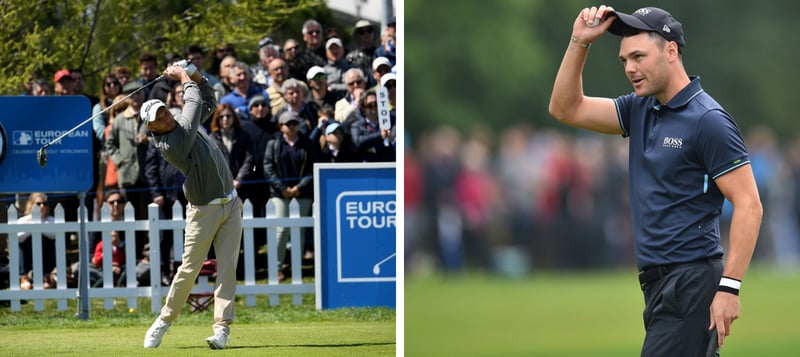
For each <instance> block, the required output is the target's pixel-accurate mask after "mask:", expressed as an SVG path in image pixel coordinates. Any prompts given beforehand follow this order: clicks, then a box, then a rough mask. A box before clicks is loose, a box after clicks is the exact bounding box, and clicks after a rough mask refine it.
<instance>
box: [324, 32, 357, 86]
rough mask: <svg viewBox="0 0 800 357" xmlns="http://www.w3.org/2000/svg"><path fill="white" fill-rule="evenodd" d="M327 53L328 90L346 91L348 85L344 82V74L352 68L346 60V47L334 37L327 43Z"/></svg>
mask: <svg viewBox="0 0 800 357" xmlns="http://www.w3.org/2000/svg"><path fill="white" fill-rule="evenodd" d="M325 49H326V51H325V53H326V56H327V63H325V73H326V74H327V75H328V90H331V91H342V92H344V91H346V90H347V85H346V84H345V82H344V76H343V74H344V72H346V71H347V70H348V69H350V68H352V66H351V65H350V63H348V62H347V61H346V60H345V59H344V46H343V45H342V40H341V39H340V38H338V37H333V38H331V39H329V40H328V42H326V43H325Z"/></svg>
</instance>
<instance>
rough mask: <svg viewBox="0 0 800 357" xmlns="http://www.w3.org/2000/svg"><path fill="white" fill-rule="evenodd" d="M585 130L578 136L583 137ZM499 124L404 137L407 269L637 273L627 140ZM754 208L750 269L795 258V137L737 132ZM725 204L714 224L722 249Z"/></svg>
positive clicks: (799, 238) (798, 235) (799, 143)
mask: <svg viewBox="0 0 800 357" xmlns="http://www.w3.org/2000/svg"><path fill="white" fill-rule="evenodd" d="M587 133H588V132H587ZM587 133H584V132H580V131H576V132H572V133H564V132H561V131H556V130H551V129H539V128H533V127H531V126H529V125H526V124H519V125H513V126H509V127H507V128H504V129H502V131H500V132H496V133H493V132H492V131H491V128H489V127H476V128H473V129H472V130H469V131H468V132H467V133H462V132H459V131H457V130H455V129H454V128H452V127H448V126H443V127H439V128H436V129H434V130H431V131H429V132H425V133H422V134H420V135H418V136H416V137H407V142H406V145H405V146H404V147H405V152H404V155H403V156H404V157H403V159H404V163H403V167H404V174H405V177H404V178H403V181H404V183H405V197H404V198H403V199H404V203H405V212H404V219H405V220H404V225H405V245H406V246H405V267H406V273H407V274H411V275H413V274H415V273H423V272H430V271H445V272H460V271H463V270H483V271H490V272H498V273H502V274H527V273H530V272H535V271H536V270H537V269H545V270H581V269H592V268H622V269H635V263H634V252H633V238H632V231H631V226H630V225H631V223H630V212H629V198H628V184H627V182H628V159H627V155H628V154H627V152H628V140H627V139H623V138H622V137H612V136H599V135H591V134H587ZM744 134H745V135H744V137H745V141H746V145H747V147H748V150H749V152H750V159H751V165H752V167H753V171H754V174H755V178H756V181H757V184H758V188H759V192H760V197H761V200H762V202H763V205H764V221H763V224H762V227H761V233H760V237H759V241H758V245H757V247H756V251H755V254H754V262H755V263H756V264H759V263H763V264H770V265H772V264H774V265H776V266H778V267H786V268H796V267H798V265H799V264H800V227H799V222H800V138H797V139H796V140H795V141H792V142H787V143H783V144H780V143H779V142H778V140H777V139H776V136H775V133H774V132H772V131H771V130H770V129H769V128H766V127H756V128H752V129H750V130H748V131H745V132H744ZM731 214H732V208H731V206H730V204H728V203H726V205H725V206H724V209H723V212H722V214H721V219H720V230H721V234H722V242H723V247H725V245H726V244H727V235H728V232H727V231H728V229H729V225H730V217H731Z"/></svg>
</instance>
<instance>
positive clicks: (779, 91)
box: [404, 0, 800, 138]
mask: <svg viewBox="0 0 800 357" xmlns="http://www.w3.org/2000/svg"><path fill="white" fill-rule="evenodd" d="M598 4H599V3H595V2H590V1H586V0H563V1H556V0H500V1H479V0H463V1H455V0H444V1H424V0H407V1H405V12H404V14H405V23H404V26H405V27H404V28H405V36H406V38H405V39H404V46H405V50H406V51H405V52H404V56H405V71H406V73H405V76H406V77H405V78H407V88H408V89H409V90H407V91H406V92H405V94H406V97H405V100H406V102H407V103H409V104H408V105H407V106H405V107H404V108H406V112H405V122H406V126H407V128H408V130H409V131H410V132H411V134H412V135H413V134H417V133H420V132H423V131H426V130H427V129H429V128H431V127H434V126H438V125H439V124H448V125H452V126H454V127H456V128H460V129H461V130H462V131H465V132H466V131H468V130H470V128H473V127H475V126H476V125H480V126H483V127H501V126H506V125H509V124H511V123H514V122H520V121H522V122H527V123H530V124H533V125H535V126H539V127H542V126H548V127H549V126H554V127H556V128H558V129H560V130H569V128H568V127H564V126H563V125H559V124H558V123H556V122H555V120H554V119H553V118H551V117H550V116H549V114H548V112H547V104H548V101H549V99H550V91H551V90H552V85H553V80H554V79H555V74H556V71H557V70H558V66H559V64H560V61H561V58H562V56H563V54H564V50H565V49H566V47H567V43H568V39H569V35H570V32H571V30H572V22H573V21H574V19H575V17H576V16H577V14H578V12H579V11H580V9H582V8H584V7H587V6H592V5H598ZM612 5H613V6H614V7H615V9H617V10H620V11H623V12H627V13H630V12H632V11H635V10H636V9H638V8H640V7H642V6H648V5H650V6H660V7H663V8H664V9H666V10H667V11H669V12H671V13H672V14H674V15H675V16H676V18H678V20H680V21H681V22H682V23H683V25H684V31H685V33H686V51H685V53H684V64H685V66H686V70H687V72H688V73H689V74H691V75H695V74H696V75H700V76H701V79H702V85H703V87H704V89H705V90H706V91H707V92H709V93H710V94H711V95H712V96H714V98H715V99H717V100H718V101H719V102H720V103H721V104H722V105H723V107H725V108H726V109H727V110H728V111H729V112H730V113H731V114H732V115H733V117H734V118H735V119H736V120H737V122H738V123H739V125H740V127H742V129H743V130H744V131H745V132H746V131H747V130H748V129H749V128H751V127H753V126H756V125H760V124H766V125H768V126H770V127H772V128H773V129H774V130H775V131H776V132H777V133H778V134H779V135H781V136H782V137H783V138H791V137H793V136H795V135H797V134H798V130H797V129H796V127H797V125H796V124H795V121H796V114H795V113H794V108H793V97H794V96H795V95H796V93H797V92H796V90H795V87H796V85H795V83H796V82H797V78H798V70H797V66H796V63H798V60H800V58H799V57H800V51H797V50H796V49H795V46H794V42H793V39H794V37H793V35H794V34H796V33H800V22H797V21H795V20H794V18H793V16H792V14H795V13H797V10H800V2H795V1H788V0H780V1H773V2H765V3H759V5H757V6H754V5H753V2H751V1H745V0H730V1H725V2H713V1H712V2H704V1H695V0H676V1H670V2H664V3H662V2H657V1H656V2H649V3H646V4H643V3H642V2H641V1H640V0H618V1H616V2H615V3H613V4H612ZM618 51H619V38H618V37H616V36H612V35H605V36H603V37H601V38H600V39H599V40H598V41H597V43H595V44H593V46H592V48H591V51H590V54H589V58H588V60H587V62H586V66H585V68H584V76H583V79H584V89H585V92H586V94H587V95H591V96H602V97H616V96H618V95H622V94H626V93H629V92H631V91H632V89H631V86H630V83H629V82H628V81H627V79H626V78H625V74H624V73H623V70H622V66H621V65H620V64H619V60H618V59H617V57H618Z"/></svg>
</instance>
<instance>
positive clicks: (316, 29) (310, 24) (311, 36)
mask: <svg viewBox="0 0 800 357" xmlns="http://www.w3.org/2000/svg"><path fill="white" fill-rule="evenodd" d="M302 33H303V41H304V42H305V43H306V48H305V50H306V51H308V52H311V53H314V54H316V55H317V56H319V58H325V46H324V45H325V42H324V40H323V38H322V35H323V32H322V25H320V23H319V22H317V20H314V19H309V20H307V21H306V22H304V23H303V31H302Z"/></svg>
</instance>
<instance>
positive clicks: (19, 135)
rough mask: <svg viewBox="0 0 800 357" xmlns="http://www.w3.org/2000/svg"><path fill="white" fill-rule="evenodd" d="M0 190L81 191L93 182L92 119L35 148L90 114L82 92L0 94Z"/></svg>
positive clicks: (85, 189)
mask: <svg viewBox="0 0 800 357" xmlns="http://www.w3.org/2000/svg"><path fill="white" fill-rule="evenodd" d="M0 108H3V114H2V116H0V192H1V193H17V192H37V191H42V192H85V191H88V190H89V188H90V187H91V186H92V182H94V170H93V166H92V163H93V162H92V161H93V160H94V157H93V153H92V135H93V134H92V124H91V122H90V123H86V124H85V125H82V126H81V127H80V128H78V130H75V131H74V132H73V133H71V134H70V135H67V136H66V137H65V138H63V139H61V140H59V141H58V142H56V143H53V144H52V145H50V147H48V148H47V150H46V152H47V165H46V166H45V167H44V168H42V167H40V166H39V163H38V161H37V160H36V152H37V151H39V148H41V147H42V146H44V145H45V144H47V143H49V142H50V141H51V140H53V139H55V138H57V137H59V136H61V134H63V133H66V132H67V131H69V130H70V129H72V128H73V127H75V125H78V124H80V123H81V122H82V121H85V120H87V119H88V118H89V116H90V115H91V104H90V103H89V99H88V98H86V97H84V96H42V97H34V96H19V97H0Z"/></svg>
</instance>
